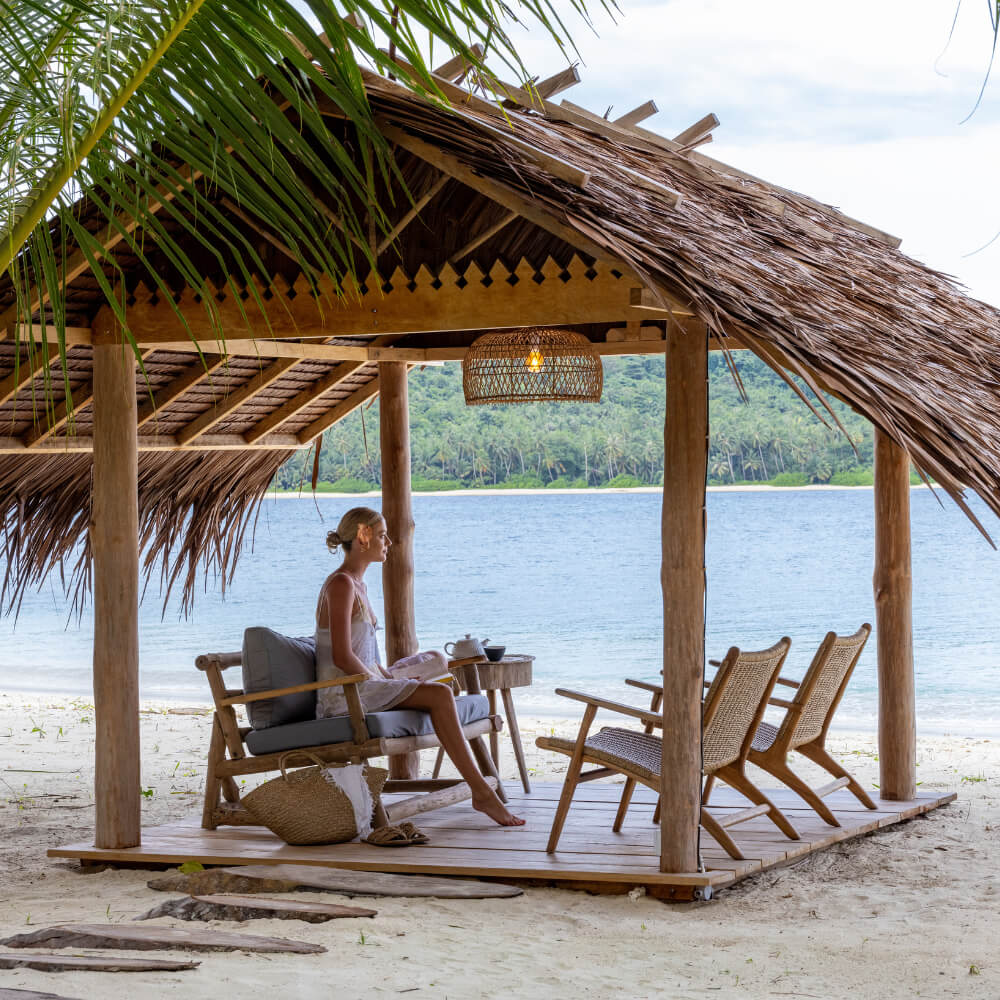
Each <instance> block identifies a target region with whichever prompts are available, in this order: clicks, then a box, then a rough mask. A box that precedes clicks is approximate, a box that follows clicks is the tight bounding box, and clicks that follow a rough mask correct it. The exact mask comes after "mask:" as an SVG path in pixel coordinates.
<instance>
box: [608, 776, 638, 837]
mask: <svg viewBox="0 0 1000 1000" xmlns="http://www.w3.org/2000/svg"><path fill="white" fill-rule="evenodd" d="M634 791H635V778H626V779H625V787H624V788H623V789H622V797H621V801H620V802H619V803H618V812H617V813H616V814H615V822H614V824H613V825H612V827H611V829H612V830H613V831H614V832H615V833H621V832H622V824H623V823H624V822H625V814H626V813H627V812H628V807H629V804H630V803H631V801H632V793H633V792H634Z"/></svg>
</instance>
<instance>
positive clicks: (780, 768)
mask: <svg viewBox="0 0 1000 1000" xmlns="http://www.w3.org/2000/svg"><path fill="white" fill-rule="evenodd" d="M752 763H754V764H756V765H757V766H758V767H760V768H763V770H765V771H767V773H768V774H770V775H773V776H774V777H775V778H777V779H778V781H781V782H783V783H784V784H786V785H788V787H789V788H790V789H791V790H792V791H793V792H795V793H796V795H798V796H800V797H801V798H802V799H804V800H805V801H806V802H807V803H808V804H809V805H810V806H811V807H812V808H813V809H814V810H815V811H816V813H817V814H818V815H819V817H820V819H822V820H823V822H824V823H827V824H829V825H830V826H840V820H838V819H837V817H836V816H834V815H833V813H832V812H831V811H830V807H829V806H828V805H827V804H826V803H825V802H824V801H823V800H822V799H821V798H820V797H819V796H818V795H817V794H816V793H815V792H814V791H813V790H812V789H811V788H810V787H809V786H808V785H807V784H806V783H805V782H804V781H803V780H802V779H801V778H800V777H799V776H798V775H797V774H796V773H795V772H794V771H793V770H792V769H791V768H790V767H789V766H788V765H787V764H786V763H785V762H784V761H779V760H776V759H774V758H769V759H760V758H758V759H756V760H754V761H752Z"/></svg>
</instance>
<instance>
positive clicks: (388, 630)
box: [378, 361, 420, 779]
mask: <svg viewBox="0 0 1000 1000" xmlns="http://www.w3.org/2000/svg"><path fill="white" fill-rule="evenodd" d="M378 370H379V384H380V386H381V389H380V395H379V427H380V434H381V440H382V516H383V517H384V518H385V523H386V527H387V528H388V530H389V537H390V538H391V539H392V546H391V548H390V549H389V555H388V557H387V559H386V561H385V565H384V566H383V567H382V597H383V600H384V601H385V654H386V659H387V660H388V661H389V663H392V662H394V661H395V660H398V659H399V658H400V657H402V656H410V655H412V654H413V653H415V652H416V651H417V627H416V620H415V616H414V610H413V509H412V503H411V497H410V406H409V398H408V390H407V384H406V378H407V366H406V364H405V363H402V362H399V361H382V362H379V366H378ZM419 773H420V755H419V754H417V753H409V754H398V755H396V756H392V757H390V758H389V777H390V778H399V779H404V778H416V777H418V776H419Z"/></svg>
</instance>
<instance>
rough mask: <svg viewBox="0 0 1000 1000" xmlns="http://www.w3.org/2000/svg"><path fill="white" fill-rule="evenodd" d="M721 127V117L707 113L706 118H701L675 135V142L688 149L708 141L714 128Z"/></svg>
mask: <svg viewBox="0 0 1000 1000" xmlns="http://www.w3.org/2000/svg"><path fill="white" fill-rule="evenodd" d="M718 127H719V119H718V118H716V116H715V115H713V114H707V115H705V117H704V118H699V119H698V121H696V122H695V123H694V124H693V125H691V126H689V127H688V128H686V129H684V131H683V132H681V133H679V134H678V135H675V136H674V142H676V143H678V144H679V145H681V146H684V147H685V148H687V149H690V148H691V147H692V146H695V145H697V144H699V143H702V142H706V141H707V140H708V139H709V138H710V137H711V134H712V130H713V129H717V128H718Z"/></svg>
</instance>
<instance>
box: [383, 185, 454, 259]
mask: <svg viewBox="0 0 1000 1000" xmlns="http://www.w3.org/2000/svg"><path fill="white" fill-rule="evenodd" d="M450 180H451V178H450V177H449V176H448V175H447V174H442V175H441V176H440V177H439V178H438V179H437V180H436V181H435V182H434V183H433V184H432V185H431V186H430V189H429V190H428V191H427V192H426V193H425V194H422V195H421V196H420V197H419V198H418V199H417V200H416V201H415V202H414V203H413V206H412V207H411V208H410V210H409V211H408V212H407V213H406V214H405V215H404V216H403V217H402V218H401V219H400V220H399V222H397V223H396V224H395V225H394V226H393V227H392V229H391V230H390V231H389V232H388V233H387V234H386V235H385V237H384V238H383V240H382V242H381V243H379V245H378V246H377V247H376V248H375V255H376V256H377V257H378V256H381V255H382V254H383V253H384V252H385V251H386V250H388V249H389V247H390V246H392V244H393V243H395V242H396V240H397V239H398V238H399V234H400V233H401V232H402V231H403V230H404V229H405V228H406V227H407V226H408V225H409V224H410V223H411V222H412V221H413V220H414V219H415V218H416V217H417V216H418V215H419V214H420V213H421V212H422V211H423V210H424V209H425V208H426V207H427V206H428V205H429V204H430V203H431V202H432V201H433V200H434V198H435V197H437V195H438V194H439V193H440V191H441V189H442V188H443V187H444V186H445V185H446V184H447V183H448V181H450Z"/></svg>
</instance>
